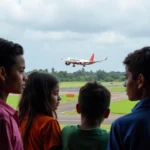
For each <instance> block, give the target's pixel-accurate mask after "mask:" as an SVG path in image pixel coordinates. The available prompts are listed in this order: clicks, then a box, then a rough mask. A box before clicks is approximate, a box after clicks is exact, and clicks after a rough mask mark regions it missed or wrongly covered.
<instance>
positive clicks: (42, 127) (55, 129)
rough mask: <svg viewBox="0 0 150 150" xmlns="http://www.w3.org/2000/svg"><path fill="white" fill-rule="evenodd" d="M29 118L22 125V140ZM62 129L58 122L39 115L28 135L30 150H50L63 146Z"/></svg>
mask: <svg viewBox="0 0 150 150" xmlns="http://www.w3.org/2000/svg"><path fill="white" fill-rule="evenodd" d="M27 119H28V117H27V116H26V117H25V118H24V120H23V121H22V122H21V123H20V125H19V127H20V131H21V135H22V138H23V136H24V132H25V125H26V121H27ZM60 136H61V129H60V126H59V124H58V121H57V120H56V119H54V118H52V117H50V116H46V115H44V114H37V115H36V117H35V118H34V119H33V122H32V126H31V128H30V133H29V135H28V149H29V150H49V149H51V148H52V147H54V146H60V145H61V137H60Z"/></svg>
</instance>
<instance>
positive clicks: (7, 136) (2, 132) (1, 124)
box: [0, 120, 13, 150]
mask: <svg viewBox="0 0 150 150" xmlns="http://www.w3.org/2000/svg"><path fill="white" fill-rule="evenodd" d="M0 149H2V150H7V149H9V150H13V147H12V144H11V130H10V125H9V123H8V122H7V121H6V120H0Z"/></svg>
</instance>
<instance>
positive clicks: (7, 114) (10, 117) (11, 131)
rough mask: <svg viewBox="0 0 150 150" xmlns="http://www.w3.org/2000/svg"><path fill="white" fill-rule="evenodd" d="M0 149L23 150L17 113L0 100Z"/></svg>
mask: <svg viewBox="0 0 150 150" xmlns="http://www.w3.org/2000/svg"><path fill="white" fill-rule="evenodd" d="M0 149H1V150H23V144H22V139H21V135H20V132H19V128H18V114H17V111H15V110H14V109H13V108H12V107H10V106H9V105H7V104H6V103H5V102H4V101H2V100H0Z"/></svg>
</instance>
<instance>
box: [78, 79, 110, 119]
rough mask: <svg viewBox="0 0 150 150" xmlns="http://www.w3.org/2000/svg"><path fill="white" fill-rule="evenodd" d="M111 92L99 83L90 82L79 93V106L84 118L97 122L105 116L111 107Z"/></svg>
mask: <svg viewBox="0 0 150 150" xmlns="http://www.w3.org/2000/svg"><path fill="white" fill-rule="evenodd" d="M110 98H111V94H110V92H109V91H108V90H107V89H106V88H105V87H104V86H103V85H101V84H98V83H97V82H88V83H87V84H85V85H84V86H83V87H81V89H80V91H79V98H78V102H79V106H80V111H81V114H82V116H84V117H86V118H87V119H91V120H95V119H99V118H100V117H102V116H103V113H104V112H105V110H106V109H108V108H109V105H110Z"/></svg>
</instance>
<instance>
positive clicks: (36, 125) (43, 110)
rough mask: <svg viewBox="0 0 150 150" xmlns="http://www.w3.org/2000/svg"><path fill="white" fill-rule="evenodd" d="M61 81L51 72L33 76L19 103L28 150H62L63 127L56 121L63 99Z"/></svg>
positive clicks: (21, 128) (24, 141)
mask: <svg viewBox="0 0 150 150" xmlns="http://www.w3.org/2000/svg"><path fill="white" fill-rule="evenodd" d="M58 93H59V85H58V81H57V79H56V78H55V77H54V76H52V75H51V74H49V73H41V72H34V73H32V74H30V75H29V77H28V81H27V82H26V87H25V89H24V91H23V94H22V97H21V101H20V104H19V119H20V130H21V135H22V139H23V143H24V149H25V150H59V149H60V145H61V144H60V132H61V129H60V126H59V124H58V122H57V120H56V119H55V118H57V116H56V112H55V110H56V109H57V106H58V98H59V95H58Z"/></svg>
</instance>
